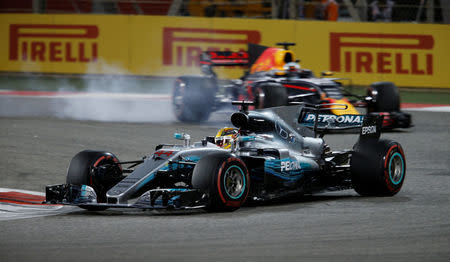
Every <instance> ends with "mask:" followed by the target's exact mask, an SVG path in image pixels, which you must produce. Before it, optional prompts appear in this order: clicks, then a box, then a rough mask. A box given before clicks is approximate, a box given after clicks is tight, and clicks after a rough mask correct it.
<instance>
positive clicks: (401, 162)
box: [350, 139, 406, 196]
mask: <svg viewBox="0 0 450 262" xmlns="http://www.w3.org/2000/svg"><path fill="white" fill-rule="evenodd" d="M354 151H355V152H354V153H353V154H352V158H351V160H350V169H351V177H352V184H353V188H354V189H355V191H356V192H358V194H360V195H362V196H393V195H395V194H397V193H398V192H399V191H400V189H401V187H402V185H403V182H404V181H405V175H406V158H405V154H404V153H403V149H402V147H401V145H400V144H399V143H397V142H395V141H392V140H384V139H383V140H379V141H378V142H376V144H375V143H357V144H356V145H355V147H354Z"/></svg>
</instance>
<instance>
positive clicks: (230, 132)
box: [214, 127, 238, 149]
mask: <svg viewBox="0 0 450 262" xmlns="http://www.w3.org/2000/svg"><path fill="white" fill-rule="evenodd" d="M237 136H238V129H236V128H232V127H224V128H221V129H220V130H219V131H218V132H217V134H216V137H215V139H214V142H215V144H216V145H217V146H220V147H221V148H225V149H228V148H230V147H231V143H232V141H233V140H234V139H236V137H237Z"/></svg>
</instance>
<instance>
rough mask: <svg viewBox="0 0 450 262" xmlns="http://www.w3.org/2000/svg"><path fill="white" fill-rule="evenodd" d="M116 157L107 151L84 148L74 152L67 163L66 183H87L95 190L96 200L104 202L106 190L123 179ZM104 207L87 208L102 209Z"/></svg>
mask: <svg viewBox="0 0 450 262" xmlns="http://www.w3.org/2000/svg"><path fill="white" fill-rule="evenodd" d="M118 163H119V160H118V159H117V157H116V156H115V155H114V154H112V153H109V152H104V151H91V150H85V151H81V152H79V153H78V154H76V155H75V156H74V157H73V158H72V160H71V161H70V164H69V169H68V171H67V178H66V183H67V184H72V185H88V186H90V187H92V188H93V189H94V190H95V193H96V194H97V202H98V203H104V202H106V192H107V191H108V190H109V189H111V187H113V186H114V185H115V184H117V183H118V182H119V181H120V180H122V179H123V173H122V167H121V165H120V164H118ZM102 209H105V208H89V210H102Z"/></svg>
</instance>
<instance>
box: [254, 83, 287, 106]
mask: <svg viewBox="0 0 450 262" xmlns="http://www.w3.org/2000/svg"><path fill="white" fill-rule="evenodd" d="M287 104H288V95H287V91H286V88H285V87H284V86H283V85H280V84H277V83H264V84H261V85H259V86H257V87H256V89H255V107H256V108H257V109H262V108H269V107H277V106H285V105H287Z"/></svg>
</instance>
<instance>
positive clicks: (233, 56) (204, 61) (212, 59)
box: [200, 51, 249, 66]
mask: <svg viewBox="0 0 450 262" xmlns="http://www.w3.org/2000/svg"><path fill="white" fill-rule="evenodd" d="M200 64H201V65H209V66H248V65H249V56H248V53H247V52H245V51H240V52H231V51H206V52H203V53H202V54H201V55H200Z"/></svg>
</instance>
